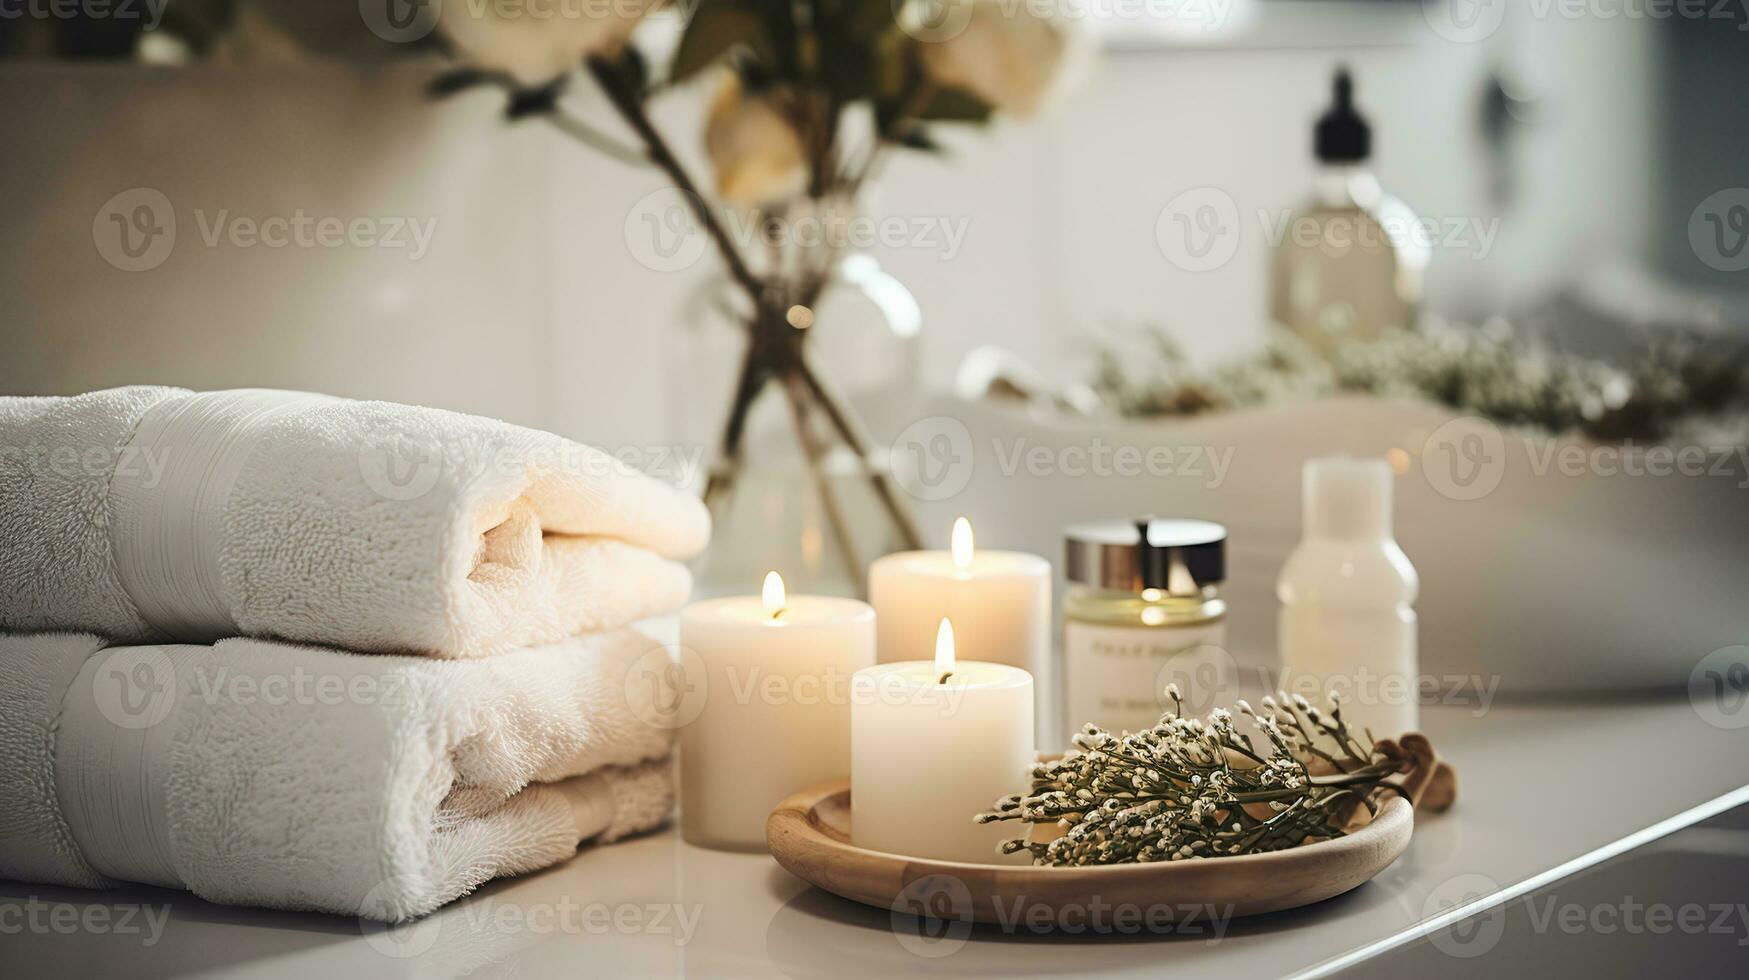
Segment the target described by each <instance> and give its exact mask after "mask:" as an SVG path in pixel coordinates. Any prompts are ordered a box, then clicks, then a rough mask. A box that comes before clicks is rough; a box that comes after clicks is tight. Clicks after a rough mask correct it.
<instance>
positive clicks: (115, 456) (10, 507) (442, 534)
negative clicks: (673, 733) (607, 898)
mask: <svg viewBox="0 0 1749 980" xmlns="http://www.w3.org/2000/svg"><path fill="white" fill-rule="evenodd" d="M709 533H710V527H709V519H708V517H707V515H706V514H705V511H704V509H703V507H702V506H700V504H699V503H698V501H697V500H696V499H694V498H692V497H690V496H688V495H685V494H683V493H680V492H678V491H676V490H674V489H672V488H669V487H667V486H665V485H663V484H661V483H659V482H657V481H655V480H652V479H650V478H648V477H645V476H643V475H641V474H637V473H635V472H631V471H629V470H628V469H627V468H626V467H624V466H623V465H622V464H620V463H619V462H618V461H616V460H615V459H613V458H612V457H609V456H608V455H606V454H604V453H601V452H599V451H597V450H593V449H589V448H587V447H584V446H580V445H578V444H576V443H573V442H570V441H568V440H564V439H560V438H558V437H556V436H551V435H547V434H545V433H539V432H534V431H531V430H528V429H523V428H519V427H516V426H512V425H508V424H505V423H502V422H496V421H492V420H487V419H480V418H474V417H470V416H464V415H457V414H454V413H451V412H442V411H436V410H431V409H418V408H409V407H406V406H401V405H391V404H385V403H380V402H354V401H347V400H343V399H335V398H328V397H325V396H319V395H309V394H302V393H291V392H275V391H229V392H210V393H204V394H193V393H190V392H188V391H184V390H181V389H175V388H158V387H136V388H121V389H115V390H111V391H102V392H96V393H93V394H89V395H81V396H78V397H73V398H0V758H4V759H5V760H6V763H5V764H4V765H0V877H6V878H16V879H20V880H25V881H33V882H46V883H54V884H65V885H77V886H85V887H103V886H108V885H113V884H114V883H116V882H118V881H137V882H147V883H152V884H159V885H165V886H171V887H182V888H187V889H189V890H191V891H194V892H195V893H197V894H199V895H201V896H203V897H205V898H208V899H210V900H213V901H218V902H227V903H235V904H248V905H262V906H270V907H276V908H296V909H318V910H323V911H329V912H338V913H343V914H356V915H363V916H366V917H369V918H373V919H380V920H383V921H391V922H392V921H399V920H402V919H405V918H409V917H412V916H416V915H420V914H423V913H425V912H428V911H430V910H432V909H433V908H436V907H437V906H439V905H441V904H443V903H444V902H447V901H450V900H451V899H453V898H455V897H457V896H459V895H462V894H465V893H466V892H467V891H469V890H470V889H472V888H473V887H475V886H476V885H478V884H479V883H480V882H482V881H485V880H487V879H490V878H493V877H496V876H500V875H507V874H515V873H519V872H524V871H528V870H531V869H534V868H538V867H542V866H545V865H549V864H552V863H554V862H556V861H559V860H561V859H563V858H564V857H565V856H567V855H569V854H570V853H571V852H572V851H573V850H574V849H575V848H576V847H577V845H578V844H579V843H580V842H582V841H590V840H593V841H600V842H605V841H610V840H613V839H615V838H618V837H621V836H624V835H626V834H629V833H634V832H636V831H639V830H644V829H647V828H649V827H652V826H654V825H655V824H657V823H659V822H661V820H663V819H664V818H665V817H666V815H667V813H668V811H669V809H670V807H671V805H672V797H673V793H672V787H671V783H670V777H669V773H668V766H667V763H666V757H667V754H668V751H669V747H670V738H669V733H668V732H667V731H666V730H665V728H664V727H663V726H662V724H661V720H660V716H659V714H658V713H657V711H656V706H654V705H652V704H650V703H648V700H647V699H648V697H649V696H650V694H649V692H650V691H651V685H650V684H649V683H647V682H645V681H643V680H642V679H641V678H640V676H639V674H640V673H641V672H642V673H647V672H649V670H650V667H649V665H650V664H651V663H653V662H655V661H653V660H652V659H651V658H652V657H654V658H657V659H658V660H659V659H660V658H661V657H663V656H664V654H663V653H662V652H661V648H660V646H659V645H658V644H656V643H655V642H654V641H653V640H651V639H649V638H647V637H645V636H644V635H643V634H641V633H639V632H637V631H636V630H634V629H632V628H631V627H632V624H634V623H635V622H637V621H638V620H640V619H644V618H647V617H650V616H656V615H660V614H663V613H667V612H671V611H673V610H674V609H676V608H678V607H679V605H680V604H681V603H682V602H684V601H685V598H686V595H687V592H688V590H689V588H690V585H691V580H690V577H689V576H688V573H687V571H686V568H685V566H684V565H683V564H682V562H684V561H685V560H686V559H688V558H691V557H692V556H694V555H696V554H697V553H698V552H699V551H700V550H702V549H703V547H704V545H705V543H706V541H707V539H708V537H709Z"/></svg>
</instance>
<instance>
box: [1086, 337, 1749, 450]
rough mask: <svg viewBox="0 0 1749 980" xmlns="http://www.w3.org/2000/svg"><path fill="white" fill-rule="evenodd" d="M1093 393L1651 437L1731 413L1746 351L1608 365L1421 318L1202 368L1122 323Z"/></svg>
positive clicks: (1179, 406)
mask: <svg viewBox="0 0 1749 980" xmlns="http://www.w3.org/2000/svg"><path fill="white" fill-rule="evenodd" d="M1092 386H1093V388H1094V389H1095V390H1096V391H1097V392H1098V393H1099V395H1100V396H1101V397H1102V398H1103V399H1104V400H1105V402H1106V403H1107V404H1108V405H1110V406H1111V407H1113V408H1114V409H1115V410H1116V411H1118V412H1119V413H1121V414H1123V415H1125V416H1131V417H1137V418H1154V417H1159V416H1178V415H1198V414H1202V413H1205V412H1215V411H1225V410H1230V409H1235V408H1246V407H1251V406H1259V405H1267V404H1273V403H1277V402H1281V401H1285V400H1291V399H1295V398H1313V397H1318V396H1321V395H1328V394H1334V393H1343V392H1347V393H1355V394H1367V395H1377V396H1382V397H1408V398H1421V399H1426V400H1429V401H1433V402H1436V403H1438V404H1441V405H1445V406H1447V407H1449V408H1453V409H1457V410H1459V411H1464V412H1469V413H1473V414H1476V415H1480V416H1483V417H1485V418H1488V419H1491V420H1493V421H1495V422H1498V423H1500V424H1502V425H1513V426H1523V427H1527V428H1534V429H1540V430H1543V431H1546V432H1551V433H1580V434H1583V435H1585V436H1588V437H1590V438H1592V439H1596V440H1599V441H1606V442H1619V441H1625V440H1644V441H1655V440H1658V439H1662V438H1665V437H1667V436H1669V435H1670V434H1671V433H1672V431H1673V430H1675V429H1676V428H1677V427H1679V426H1680V425H1682V424H1684V423H1687V422H1691V421H1695V420H1699V419H1704V418H1708V417H1712V416H1716V415H1718V414H1720V413H1725V412H1729V411H1733V410H1736V409H1741V408H1743V407H1745V406H1744V403H1745V401H1746V400H1749V350H1746V349H1745V348H1744V346H1743V345H1742V344H1740V343H1733V342H1727V341H1723V340H1717V339H1712V338H1708V337H1703V336H1701V335H1699V334H1696V333H1692V332H1681V331H1667V332H1660V333H1657V334H1647V335H1645V336H1643V337H1642V338H1641V340H1640V341H1639V344H1638V346H1637V349H1636V350H1635V351H1634V352H1633V354H1632V355H1631V356H1629V357H1628V358H1626V359H1624V360H1623V361H1621V362H1620V363H1610V362H1607V361H1603V360H1599V359H1596V358H1587V357H1579V356H1576V355H1572V354H1566V353H1562V352H1559V351H1556V350H1553V349H1550V348H1549V347H1546V346H1544V345H1541V344H1538V343H1535V342H1533V341H1530V340H1527V339H1525V338H1524V337H1522V336H1520V335H1518V334H1517V333H1515V332H1514V331H1513V330H1512V329H1511V328H1510V327H1508V326H1506V325H1505V324H1504V323H1498V322H1497V323H1492V324H1490V325H1488V326H1486V327H1482V328H1467V327H1452V326H1445V325H1441V324H1429V325H1427V326H1426V327H1424V328H1422V329H1420V330H1417V331H1414V332H1408V331H1399V332H1396V333H1393V334H1390V335H1387V336H1385V337H1383V338H1381V339H1379V340H1377V341H1374V342H1372V343H1353V344H1349V345H1346V346H1343V347H1340V348H1338V349H1337V350H1336V351H1335V353H1334V354H1333V355H1332V356H1331V357H1330V358H1329V359H1328V360H1326V359H1324V358H1322V357H1320V356H1318V355H1317V354H1316V353H1314V352H1313V351H1312V350H1311V349H1310V348H1308V347H1306V346H1305V345H1304V344H1302V343H1300V342H1299V341H1298V340H1297V339H1296V338H1294V337H1293V336H1292V335H1290V334H1287V333H1285V332H1283V333H1281V334H1279V335H1277V336H1275V337H1273V338H1272V339H1271V340H1270V342H1269V344H1268V345H1267V346H1266V347H1265V349H1264V350H1263V351H1262V352H1261V353H1259V354H1256V355H1252V356H1250V357H1246V358H1242V359H1239V360H1235V361H1230V362H1227V363H1225V364H1222V365H1220V366H1218V367H1216V368H1214V369H1213V370H1210V371H1199V370H1197V369H1195V368H1193V367H1192V366H1191V365H1190V363H1189V362H1188V360H1187V359H1186V358H1185V356H1184V353H1183V351H1182V350H1181V349H1180V348H1179V346H1178V344H1177V343H1176V342H1175V341H1173V340H1172V338H1171V337H1170V336H1168V335H1167V334H1166V333H1165V332H1163V331H1160V330H1155V329H1152V328H1141V329H1138V330H1134V331H1124V332H1123V333H1122V336H1121V337H1120V338H1119V339H1118V340H1117V341H1116V342H1114V343H1112V344H1109V345H1106V346H1105V347H1103V348H1102V349H1101V350H1100V352H1099V360H1098V366H1097V368H1096V371H1095V374H1094V377H1093V379H1092Z"/></svg>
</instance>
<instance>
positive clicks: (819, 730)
mask: <svg viewBox="0 0 1749 980" xmlns="http://www.w3.org/2000/svg"><path fill="white" fill-rule="evenodd" d="M680 645H681V648H682V649H681V656H682V657H683V658H685V660H686V661H687V663H686V664H685V665H684V666H685V667H686V670H685V676H686V678H687V682H688V683H689V684H691V685H693V687H695V688H698V689H700V690H692V691H688V692H686V693H685V694H684V695H683V697H692V698H698V699H699V703H700V705H701V707H700V709H699V711H698V714H697V716H696V717H694V718H693V719H692V720H691V721H689V722H687V723H686V724H685V725H684V727H682V728H681V731H680V783H681V799H680V826H681V833H682V835H683V836H684V837H685V838H686V840H687V842H688V843H692V844H700V845H703V846H706V847H717V848H727V849H733V850H746V851H761V850H764V849H765V819H766V817H768V816H770V814H771V811H772V810H774V809H776V807H777V804H778V803H780V802H781V801H782V800H783V798H784V797H786V796H789V795H790V794H791V793H794V792H797V791H798V790H803V789H806V788H808V787H809V786H812V785H814V784H816V783H821V782H825V781H827V780H830V779H842V778H844V776H845V775H846V774H847V773H849V771H850V686H851V680H852V678H853V676H854V675H855V674H856V672H857V671H859V670H861V669H863V668H865V667H868V666H869V665H871V664H873V663H874V662H875V616H874V610H873V609H871V608H869V606H868V604H867V603H863V602H858V601H856V600H855V599H838V598H830V597H826V596H785V595H784V591H783V580H782V579H781V578H779V577H778V575H777V573H775V572H773V573H772V574H770V575H768V576H767V577H766V588H765V590H764V594H763V595H761V596H736V597H733V598H726V599H711V600H707V601H704V602H695V603H693V604H692V605H690V606H687V607H686V608H685V609H684V610H682V611H681V614H680Z"/></svg>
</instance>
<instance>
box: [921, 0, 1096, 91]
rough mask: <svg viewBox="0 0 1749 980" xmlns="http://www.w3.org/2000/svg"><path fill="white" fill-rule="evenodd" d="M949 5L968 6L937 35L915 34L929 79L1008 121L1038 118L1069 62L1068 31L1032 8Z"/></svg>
mask: <svg viewBox="0 0 1749 980" xmlns="http://www.w3.org/2000/svg"><path fill="white" fill-rule="evenodd" d="M947 2H948V3H950V4H954V5H964V6H961V7H959V9H953V10H949V11H948V12H947V14H946V15H945V18H944V19H943V21H942V25H943V27H942V28H941V29H940V30H939V32H932V31H929V30H920V31H916V32H914V33H915V34H916V36H917V37H918V44H917V47H918V51H919V54H920V56H921V58H922V61H923V68H924V70H925V71H926V72H928V74H929V77H930V78H931V79H933V80H934V81H935V83H936V84H938V85H942V86H946V87H949V88H957V89H964V90H965V91H967V92H970V93H971V94H973V95H975V96H977V97H978V98H979V99H981V100H983V101H984V102H985V103H987V104H989V105H991V106H994V107H996V108H997V109H1000V110H1001V111H1003V112H1006V113H1008V114H1009V115H1014V116H1025V115H1030V114H1031V113H1033V112H1035V111H1036V110H1037V109H1038V107H1039V105H1040V103H1042V102H1043V101H1044V98H1045V95H1046V93H1047V92H1049V91H1050V89H1051V86H1052V84H1053V82H1054V81H1055V80H1056V79H1057V77H1058V76H1059V74H1060V73H1061V72H1062V70H1063V68H1064V64H1065V62H1066V61H1067V60H1068V57H1069V53H1070V40H1071V38H1070V31H1069V28H1068V26H1067V25H1065V24H1063V23H1062V22H1060V21H1057V20H1052V19H1048V18H1046V17H1043V16H1040V15H1039V14H1038V13H1036V12H1035V11H1034V9H1033V5H1032V4H1030V3H1014V2H1012V0H947ZM962 18H963V19H962ZM957 25H963V26H958V29H957V30H955V29H954V27H955V26H957ZM936 33H939V34H940V35H941V36H939V37H937V36H936Z"/></svg>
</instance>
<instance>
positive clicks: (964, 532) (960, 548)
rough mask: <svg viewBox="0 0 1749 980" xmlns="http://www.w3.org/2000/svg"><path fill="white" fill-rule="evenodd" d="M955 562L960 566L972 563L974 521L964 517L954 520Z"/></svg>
mask: <svg viewBox="0 0 1749 980" xmlns="http://www.w3.org/2000/svg"><path fill="white" fill-rule="evenodd" d="M953 563H954V565H956V566H957V567H959V568H968V567H970V566H971V564H972V522H971V521H968V520H966V519H965V518H963V517H962V518H960V519H959V520H957V521H954V522H953Z"/></svg>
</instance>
